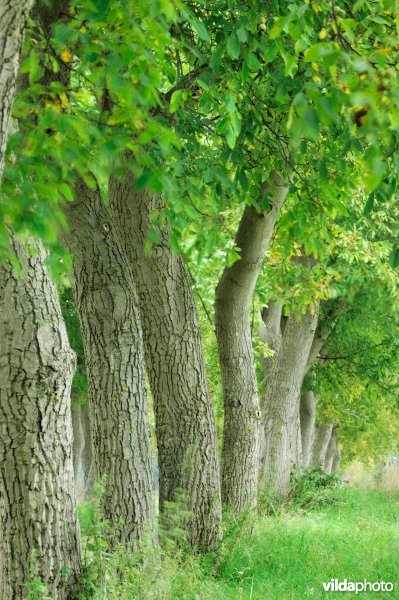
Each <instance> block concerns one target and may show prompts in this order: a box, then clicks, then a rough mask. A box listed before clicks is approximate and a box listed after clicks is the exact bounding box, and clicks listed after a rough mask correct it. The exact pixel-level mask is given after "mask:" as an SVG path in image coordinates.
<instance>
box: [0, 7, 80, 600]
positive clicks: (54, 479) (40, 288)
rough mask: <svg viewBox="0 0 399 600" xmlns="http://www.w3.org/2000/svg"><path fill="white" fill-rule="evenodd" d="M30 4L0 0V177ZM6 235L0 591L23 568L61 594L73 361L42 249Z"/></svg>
mask: <svg viewBox="0 0 399 600" xmlns="http://www.w3.org/2000/svg"><path fill="white" fill-rule="evenodd" d="M30 7H31V2H20V3H19V5H18V6H15V7H10V6H9V4H8V3H4V2H3V3H1V5H0V19H1V23H2V27H1V30H0V41H1V48H2V50H3V55H2V57H1V58H2V60H1V65H2V66H1V73H0V106H1V111H0V177H1V174H2V171H3V164H4V153H5V147H6V142H7V136H8V132H9V128H10V117H11V105H12V102H13V98H14V92H15V87H16V80H17V74H18V69H19V58H20V51H21V46H22V38H23V33H24V29H25V25H26V20H27V17H28V14H29V9H30ZM7 242H8V243H9V244H10V247H9V258H10V260H9V261H7V262H4V263H3V264H2V265H1V266H0V280H1V281H0V305H1V319H0V331H1V337H2V339H3V340H4V343H3V346H2V352H1V361H0V364H1V380H2V382H3V384H2V387H1V391H0V394H1V399H0V421H1V423H2V434H1V445H0V484H1V487H0V525H1V528H0V531H1V534H0V552H1V555H2V559H1V561H0V595H1V597H4V598H11V597H12V598H16V599H19V598H21V599H22V598H23V597H24V596H25V592H26V589H25V584H26V583H27V581H28V578H29V576H30V569H32V571H33V572H34V573H37V574H38V575H39V576H40V577H42V578H43V580H44V581H45V582H46V583H47V584H48V586H49V588H50V590H51V594H52V597H53V598H60V599H62V598H66V597H67V596H68V595H69V594H70V593H71V592H72V590H73V589H74V588H75V587H76V584H77V581H78V579H79V577H80V574H81V560H80V559H81V556H80V541H79V527H78V523H77V515H76V504H75V497H74V481H73V466H72V453H71V440H72V424H71V414H70V407H69V394H70V387H71V380H72V374H73V364H74V358H73V354H72V352H71V349H70V346H69V343H68V338H67V335H66V331H65V327H64V324H63V321H62V316H61V310H60V306H59V302H58V296H57V292H56V289H55V287H54V285H53V284H52V283H51V281H50V279H49V277H48V273H47V271H46V268H45V267H44V259H45V252H44V250H43V247H42V246H41V244H40V243H36V244H34V243H33V246H34V248H33V249H34V252H35V254H34V255H30V253H28V251H27V249H26V247H24V244H22V243H21V242H20V241H18V240H17V239H16V237H15V236H14V235H13V234H10V235H8V236H7ZM18 265H19V268H20V272H19V273H18V270H17V269H18ZM16 475H17V477H16ZM64 569H66V571H64ZM65 572H66V573H67V576H66V577H65V575H64V573H65Z"/></svg>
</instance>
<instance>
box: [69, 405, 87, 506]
mask: <svg viewBox="0 0 399 600" xmlns="http://www.w3.org/2000/svg"><path fill="white" fill-rule="evenodd" d="M81 408H82V407H81V405H80V404H72V406H71V413H72V431H73V452H72V456H73V473H74V479H75V489H76V496H77V498H79V497H82V495H83V487H84V486H83V474H82V454H83V448H84V446H85V439H84V432H83V426H82V417H81Z"/></svg>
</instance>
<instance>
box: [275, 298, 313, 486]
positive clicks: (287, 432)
mask: <svg viewBox="0 0 399 600" xmlns="http://www.w3.org/2000/svg"><path fill="white" fill-rule="evenodd" d="M317 319H318V309H316V310H315V311H314V312H312V311H311V310H310V309H309V308H308V309H307V311H306V313H305V314H304V315H302V316H301V317H300V318H297V317H296V316H295V315H294V314H291V315H290V317H289V319H288V322H287V325H286V327H285V330H284V335H283V338H282V342H281V346H280V350H279V352H278V355H277V357H276V360H275V361H274V363H273V367H272V370H271V372H270V375H269V380H268V386H267V388H266V393H265V397H264V399H263V406H264V409H263V422H264V426H265V440H266V444H265V446H266V452H265V457H264V475H265V482H266V485H267V486H268V487H269V488H270V489H271V490H272V491H274V492H277V493H279V494H284V493H286V491H287V489H288V485H289V479H290V473H291V469H292V466H293V465H299V464H301V430H300V422H299V408H300V390H301V386H302V381H303V377H304V374H305V369H306V363H307V360H308V356H309V352H310V348H311V345H312V342H313V338H314V335H315V331H316V327H317Z"/></svg>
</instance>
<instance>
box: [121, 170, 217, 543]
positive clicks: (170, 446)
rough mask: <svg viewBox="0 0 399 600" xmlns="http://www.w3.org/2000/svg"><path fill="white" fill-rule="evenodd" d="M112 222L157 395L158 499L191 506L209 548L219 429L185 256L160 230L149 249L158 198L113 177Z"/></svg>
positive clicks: (190, 530)
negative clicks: (134, 292) (135, 297)
mask: <svg viewBox="0 0 399 600" xmlns="http://www.w3.org/2000/svg"><path fill="white" fill-rule="evenodd" d="M110 201H111V206H112V210H113V214H114V219H115V222H116V224H117V227H118V231H119V234H120V237H121V239H122V240H123V243H124V247H125V250H126V253H127V256H128V257H129V261H130V266H131V268H132V269H133V271H134V275H135V278H136V280H137V285H138V290H139V296H140V308H141V315H142V322H143V329H144V342H145V351H146V364H147V373H148V377H149V381H150V386H151V391H152V395H153V398H154V410H155V422H156V435H157V444H158V465H159V480H160V481H159V485H160V488H159V501H160V510H161V511H164V508H165V506H166V504H165V503H166V502H173V501H175V500H176V499H177V496H179V497H180V498H181V497H184V502H185V503H186V514H187V513H188V515H187V517H186V522H185V523H184V527H185V530H186V534H187V538H188V542H189V543H190V544H191V545H192V546H198V547H201V548H209V547H212V546H213V545H214V544H215V542H216V541H217V540H218V539H219V537H220V520H221V502H220V481H219V464H218V451H217V437H216V427H215V422H214V414H213V407H212V404H211V398H210V393H209V389H208V382H207V379H206V373H205V364H204V357H203V351H202V342H201V334H200V327H199V320H198V315H197V309H196V306H195V302H194V297H193V293H192V289H191V283H190V277H189V274H188V271H187V269H186V266H185V264H184V260H183V258H182V256H181V255H179V254H174V253H173V252H172V250H171V248H170V246H169V241H168V235H169V232H168V229H167V227H166V228H164V229H163V228H160V227H159V228H158V227H155V229H156V232H157V235H158V238H159V239H158V241H157V242H156V243H155V244H154V245H153V247H152V252H151V253H150V254H149V253H148V252H146V251H145V245H146V241H147V236H148V234H149V231H150V229H152V228H154V226H153V224H152V222H151V219H150V217H151V215H152V213H153V212H154V211H155V210H156V211H159V213H160V214H162V211H163V209H164V206H163V200H162V198H161V196H159V195H153V194H149V193H144V192H140V193H136V192H135V189H134V180H133V177H132V176H131V175H129V174H128V172H127V173H126V176H125V178H124V180H123V181H120V180H117V179H116V178H113V179H112V180H111V183H110Z"/></svg>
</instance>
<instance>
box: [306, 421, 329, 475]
mask: <svg viewBox="0 0 399 600" xmlns="http://www.w3.org/2000/svg"><path fill="white" fill-rule="evenodd" d="M331 433H332V425H316V432H315V437H314V441H313V446H312V456H311V459H310V465H311V466H312V467H321V468H322V469H324V461H325V458H326V452H327V448H328V444H329V442H330V438H331Z"/></svg>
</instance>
